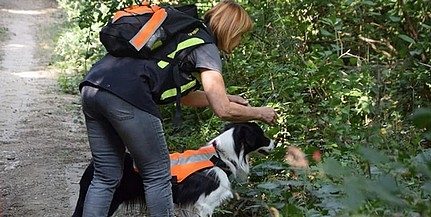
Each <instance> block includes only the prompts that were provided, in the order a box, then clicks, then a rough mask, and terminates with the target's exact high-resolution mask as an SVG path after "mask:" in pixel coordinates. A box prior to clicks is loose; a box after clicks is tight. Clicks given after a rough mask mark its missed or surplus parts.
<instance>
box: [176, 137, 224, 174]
mask: <svg viewBox="0 0 431 217" xmlns="http://www.w3.org/2000/svg"><path fill="white" fill-rule="evenodd" d="M214 155H217V153H216V149H215V148H214V146H212V145H211V146H205V147H202V148H200V149H198V150H187V151H185V152H183V153H178V152H175V153H172V154H170V155H169V157H170V159H171V175H172V177H176V179H177V182H182V181H183V180H184V179H185V178H187V177H188V176H189V175H190V174H192V173H194V172H196V171H198V170H201V169H205V168H211V167H213V166H214V163H213V162H212V161H211V160H210V159H211V157H212V156H214Z"/></svg>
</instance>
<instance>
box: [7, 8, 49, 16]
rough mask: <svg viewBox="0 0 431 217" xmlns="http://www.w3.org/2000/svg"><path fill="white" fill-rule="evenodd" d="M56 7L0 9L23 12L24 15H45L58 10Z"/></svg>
mask: <svg viewBox="0 0 431 217" xmlns="http://www.w3.org/2000/svg"><path fill="white" fill-rule="evenodd" d="M56 10H57V9H56V8H46V9H40V10H15V9H0V11H1V12H6V13H11V14H22V15H43V14H50V13H52V12H54V11H56Z"/></svg>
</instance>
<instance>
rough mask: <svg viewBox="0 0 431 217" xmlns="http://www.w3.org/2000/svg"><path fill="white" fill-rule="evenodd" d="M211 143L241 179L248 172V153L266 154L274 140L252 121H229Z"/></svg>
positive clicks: (272, 147)
mask: <svg viewBox="0 0 431 217" xmlns="http://www.w3.org/2000/svg"><path fill="white" fill-rule="evenodd" d="M211 143H212V144H214V145H215V146H216V149H217V151H218V152H219V153H220V155H221V156H220V157H221V158H222V160H223V161H224V162H225V163H226V164H227V165H228V167H229V168H230V169H231V172H232V174H234V175H235V176H236V177H239V178H241V179H244V178H246V177H247V175H248V173H249V169H250V166H249V163H248V157H249V154H250V153H253V152H257V153H260V154H263V155H268V154H269V152H270V151H271V150H272V149H274V141H273V140H272V139H269V138H268V137H267V136H265V133H264V132H263V130H262V128H261V127H260V126H259V125H257V124H256V123H253V122H246V123H230V124H228V125H226V126H225V127H224V130H223V133H222V134H220V135H219V136H217V137H216V138H214V139H213V140H212V142H211Z"/></svg>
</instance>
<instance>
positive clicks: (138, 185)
mask: <svg viewBox="0 0 431 217" xmlns="http://www.w3.org/2000/svg"><path fill="white" fill-rule="evenodd" d="M208 146H213V147H214V149H215V153H214V155H213V156H212V157H211V158H212V159H211V161H213V162H214V165H213V166H212V167H210V168H206V169H201V170H198V171H196V172H194V173H192V174H191V175H190V176H188V177H187V178H185V179H184V180H183V181H181V182H177V183H173V184H172V193H173V200H174V203H175V214H176V216H196V217H206V216H212V214H213V212H214V209H215V208H216V207H218V206H220V205H221V204H222V203H223V202H225V201H226V200H228V199H231V198H233V193H232V189H231V182H230V181H229V176H230V175H232V176H233V177H236V178H241V179H245V178H246V177H247V175H248V173H249V169H250V165H249V160H248V158H249V154H250V153H253V152H258V153H261V154H263V155H268V154H269V152H270V151H271V150H272V149H273V148H274V141H273V140H271V139H269V138H268V137H266V136H265V134H264V132H263V130H262V128H260V127H259V125H257V124H256V123H253V122H247V123H230V124H228V125H226V126H225V128H224V130H223V132H222V133H221V134H220V135H219V136H217V137H215V138H214V139H213V140H211V141H210V142H209V143H208V144H207V145H206V146H205V147H208ZM171 163H172V161H171ZM171 166H172V165H171ZM93 172H94V167H93V164H92V163H90V165H89V166H88V167H87V168H86V170H85V172H84V174H83V176H82V178H81V181H80V183H79V184H80V192H79V198H78V202H77V204H76V208H75V212H74V213H73V217H79V216H82V211H83V206H84V200H85V195H86V194H87V189H88V187H89V185H90V182H91V180H92V178H93ZM123 203H125V204H126V205H129V206H133V205H136V204H140V205H144V204H145V198H144V190H143V185H142V179H141V177H140V176H139V174H138V173H137V172H136V171H135V169H134V166H133V159H132V158H131V156H130V155H129V154H127V155H126V158H125V162H124V173H123V178H122V180H121V183H120V186H119V187H118V188H117V190H116V192H115V194H114V197H113V200H112V203H111V207H110V210H109V216H112V215H113V214H114V213H115V211H116V210H117V209H118V207H119V206H120V205H121V204H123Z"/></svg>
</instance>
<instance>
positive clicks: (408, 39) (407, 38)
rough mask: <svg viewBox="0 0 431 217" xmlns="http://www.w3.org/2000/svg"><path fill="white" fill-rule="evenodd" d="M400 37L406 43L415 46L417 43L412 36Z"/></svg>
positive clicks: (401, 35) (402, 35)
mask: <svg viewBox="0 0 431 217" xmlns="http://www.w3.org/2000/svg"><path fill="white" fill-rule="evenodd" d="M398 37H400V38H401V39H403V40H404V41H406V42H409V43H413V44H414V43H416V42H415V40H414V39H413V38H411V37H410V36H407V35H404V34H400V35H398Z"/></svg>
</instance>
